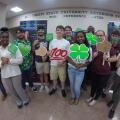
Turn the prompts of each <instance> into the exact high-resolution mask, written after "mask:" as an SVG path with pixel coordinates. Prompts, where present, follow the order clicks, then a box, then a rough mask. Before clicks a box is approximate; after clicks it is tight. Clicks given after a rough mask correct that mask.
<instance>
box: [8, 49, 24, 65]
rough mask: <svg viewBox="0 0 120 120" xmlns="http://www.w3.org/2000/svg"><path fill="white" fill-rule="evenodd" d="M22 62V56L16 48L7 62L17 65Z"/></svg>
mask: <svg viewBox="0 0 120 120" xmlns="http://www.w3.org/2000/svg"><path fill="white" fill-rule="evenodd" d="M22 62H23V57H22V54H21V52H20V50H19V49H18V50H17V52H16V56H15V58H10V59H9V64H13V65H19V64H21V63H22Z"/></svg>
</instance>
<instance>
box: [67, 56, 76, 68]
mask: <svg viewBox="0 0 120 120" xmlns="http://www.w3.org/2000/svg"><path fill="white" fill-rule="evenodd" d="M66 60H67V61H68V63H70V64H71V65H73V66H76V63H74V61H73V60H72V59H71V58H70V57H69V56H67V57H66Z"/></svg>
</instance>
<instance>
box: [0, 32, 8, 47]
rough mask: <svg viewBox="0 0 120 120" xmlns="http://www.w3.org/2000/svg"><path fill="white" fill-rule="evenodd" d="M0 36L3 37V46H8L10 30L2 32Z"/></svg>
mask: <svg viewBox="0 0 120 120" xmlns="http://www.w3.org/2000/svg"><path fill="white" fill-rule="evenodd" d="M0 38H1V45H2V46H3V47H6V46H8V44H9V33H8V32H4V33H1V37H0Z"/></svg>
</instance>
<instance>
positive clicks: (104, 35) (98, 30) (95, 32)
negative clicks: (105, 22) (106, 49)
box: [95, 30, 105, 36]
mask: <svg viewBox="0 0 120 120" xmlns="http://www.w3.org/2000/svg"><path fill="white" fill-rule="evenodd" d="M97 32H102V33H103V34H104V36H105V32H104V31H103V30H97V31H96V32H95V34H96V33H97Z"/></svg>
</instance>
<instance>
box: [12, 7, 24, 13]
mask: <svg viewBox="0 0 120 120" xmlns="http://www.w3.org/2000/svg"><path fill="white" fill-rule="evenodd" d="M10 10H11V11H12V12H15V13H18V12H21V11H23V9H21V8H20V7H13V8H11V9H10Z"/></svg>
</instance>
